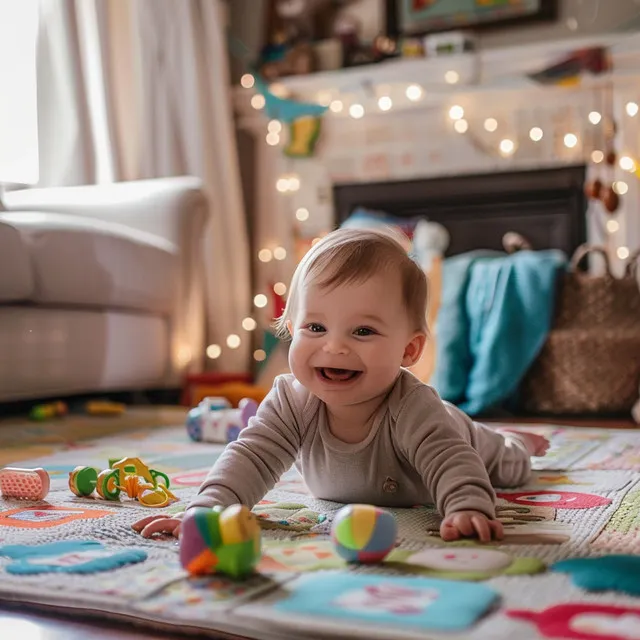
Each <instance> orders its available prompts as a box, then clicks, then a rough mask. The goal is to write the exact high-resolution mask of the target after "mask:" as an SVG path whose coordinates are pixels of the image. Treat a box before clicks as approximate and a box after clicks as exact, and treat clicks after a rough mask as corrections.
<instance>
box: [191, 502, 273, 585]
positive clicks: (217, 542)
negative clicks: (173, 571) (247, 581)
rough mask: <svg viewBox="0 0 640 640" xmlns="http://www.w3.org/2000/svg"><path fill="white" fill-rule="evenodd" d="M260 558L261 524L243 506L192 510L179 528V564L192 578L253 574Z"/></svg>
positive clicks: (236, 576) (239, 576)
mask: <svg viewBox="0 0 640 640" xmlns="http://www.w3.org/2000/svg"><path fill="white" fill-rule="evenodd" d="M260 555H261V537H260V525H259V524H258V519H257V518H256V516H255V515H254V514H253V513H251V511H249V509H247V507H245V506H242V505H231V506H230V507H227V508H226V509H222V508H221V507H216V508H214V509H206V508H204V507H197V508H194V509H189V510H188V511H187V512H186V514H185V516H184V519H183V520H182V526H181V529H180V563H181V564H182V566H183V568H184V569H186V570H187V571H188V572H189V573H191V574H192V575H203V574H210V573H223V574H225V575H228V576H231V577H233V578H244V577H245V576H247V575H249V574H251V573H252V572H253V571H254V569H255V566H256V565H257V563H258V561H259V559H260Z"/></svg>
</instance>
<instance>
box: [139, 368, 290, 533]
mask: <svg viewBox="0 0 640 640" xmlns="http://www.w3.org/2000/svg"><path fill="white" fill-rule="evenodd" d="M292 394H293V392H292V390H291V387H290V386H289V385H288V384H287V382H286V380H285V379H284V378H283V377H280V378H277V379H276V381H275V382H274V385H273V388H272V389H271V391H270V392H269V394H268V395H267V397H266V398H265V399H264V400H263V401H262V402H261V403H260V406H259V407H258V412H257V414H256V415H255V417H253V418H251V420H250V421H249V425H248V426H247V427H246V428H245V429H243V430H242V431H241V432H240V436H239V438H238V440H236V441H235V442H232V443H231V444H229V445H228V446H227V447H226V449H225V451H224V453H223V454H222V455H221V456H220V458H218V460H217V461H216V463H215V464H214V465H213V468H212V469H211V471H209V474H208V475H207V477H206V479H205V481H204V482H203V483H202V486H201V487H200V489H199V491H198V495H197V496H196V497H195V498H194V499H193V500H192V501H191V502H190V503H189V505H188V506H187V510H188V509H191V508H193V507H214V506H216V505H220V506H223V507H227V506H229V505H232V504H244V505H246V506H248V507H249V508H252V507H253V506H254V505H255V504H256V503H257V502H259V501H260V500H261V499H262V497H263V496H264V495H265V494H266V493H267V492H268V491H269V490H270V489H271V488H272V487H273V486H274V484H275V483H276V482H277V481H278V479H279V478H280V476H281V475H282V474H283V473H284V472H285V471H286V470H287V469H289V467H290V466H291V465H292V464H293V462H294V460H295V458H296V456H297V453H298V450H299V448H300V430H299V415H298V414H299V412H298V411H297V409H296V402H295V398H293V397H292ZM181 519H182V514H179V515H177V516H165V515H162V514H160V515H154V516H148V517H146V518H143V519H142V520H139V521H137V522H135V523H134V524H133V529H134V530H135V531H138V532H139V533H141V534H142V535H143V536H144V537H150V536H152V535H154V534H156V533H171V534H173V535H174V536H176V537H178V536H179V533H180V523H181Z"/></svg>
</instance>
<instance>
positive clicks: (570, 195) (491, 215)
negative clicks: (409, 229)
mask: <svg viewBox="0 0 640 640" xmlns="http://www.w3.org/2000/svg"><path fill="white" fill-rule="evenodd" d="M584 181H585V167H584V166H571V167H559V168H554V169H542V170H533V171H517V172H515V171H514V172H508V173H490V174H476V175H464V176H453V177H450V176H447V177H442V178H429V179H420V180H410V181H398V182H377V183H357V184H341V185H335V186H334V187H333V192H334V193H333V195H334V205H335V212H336V223H337V224H338V225H339V224H340V223H342V222H343V221H344V220H345V219H346V218H348V217H349V215H350V214H351V213H352V212H353V211H354V210H355V209H356V208H357V207H365V208H367V209H375V210H380V211H384V212H386V213H388V214H391V215H394V216H399V217H408V218H414V217H422V218H427V219H429V220H432V221H434V222H439V223H440V224H442V225H443V226H445V227H446V228H447V230H448V231H449V234H450V236H451V242H450V245H449V248H448V250H447V255H455V254H459V253H464V252H467V251H472V250H474V249H496V250H502V249H503V247H502V237H503V236H504V234H505V233H507V232H509V231H515V232H517V233H520V234H521V235H522V236H524V237H525V238H526V239H527V240H529V242H530V243H531V245H532V246H533V248H534V249H560V250H562V251H564V252H565V253H566V254H567V255H571V254H572V253H573V251H574V250H575V248H576V247H577V246H578V245H580V244H582V243H583V242H585V240H586V209H587V199H586V197H585V195H584V191H583V188H584Z"/></svg>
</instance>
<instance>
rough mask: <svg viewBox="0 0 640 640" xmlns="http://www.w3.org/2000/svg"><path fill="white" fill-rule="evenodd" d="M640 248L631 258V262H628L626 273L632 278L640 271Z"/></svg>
mask: <svg viewBox="0 0 640 640" xmlns="http://www.w3.org/2000/svg"><path fill="white" fill-rule="evenodd" d="M638 263H640V249H636V250H635V251H634V252H633V253H632V254H631V257H630V258H629V262H627V266H626V269H625V274H626V275H627V276H628V277H630V278H635V277H636V274H637V273H638V269H639V268H640V265H639V264H638Z"/></svg>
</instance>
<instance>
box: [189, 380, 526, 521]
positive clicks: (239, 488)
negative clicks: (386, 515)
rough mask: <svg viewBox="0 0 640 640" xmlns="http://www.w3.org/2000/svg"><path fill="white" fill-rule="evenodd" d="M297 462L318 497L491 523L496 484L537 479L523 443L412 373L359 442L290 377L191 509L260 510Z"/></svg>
mask: <svg viewBox="0 0 640 640" xmlns="http://www.w3.org/2000/svg"><path fill="white" fill-rule="evenodd" d="M294 463H295V464H296V466H297V468H298V469H299V470H300V472H301V473H302V476H303V477H304V480H305V483H306V485H307V486H308V488H309V490H310V491H311V493H312V494H313V495H314V496H316V497H317V498H322V499H325V500H332V501H335V502H342V503H367V504H375V505H378V506H381V507H411V506H414V505H422V504H435V505H436V507H437V508H438V511H439V512H440V514H442V515H448V514H450V513H452V512H454V511H461V510H467V509H469V510H476V511H481V512H483V513H485V514H486V515H487V516H489V517H491V518H493V517H494V516H495V509H494V500H495V494H494V491H493V488H492V485H493V486H498V487H514V486H518V485H520V484H523V483H525V482H526V481H527V479H528V477H529V475H530V471H531V465H530V458H529V454H528V453H527V451H526V449H525V447H524V444H523V443H522V441H521V440H520V439H519V438H518V437H517V436H514V437H510V436H508V437H506V438H505V437H503V436H502V435H501V434H500V433H496V432H495V431H493V430H491V429H490V428H488V427H486V426H484V425H481V424H478V423H476V422H473V421H472V420H471V419H470V418H469V417H468V416H467V415H466V414H464V413H463V412H462V411H460V410H459V409H457V408H456V407H454V406H452V405H450V404H448V403H446V402H443V401H442V400H441V399H440V397H439V396H438V394H437V393H436V392H435V391H434V389H433V388H431V387H430V386H428V385H426V384H424V383H422V382H420V380H418V379H417V378H416V377H415V376H414V375H412V374H411V373H410V372H409V371H407V370H405V369H403V370H402V371H401V372H400V375H399V376H398V379H397V380H396V382H395V384H394V386H393V387H392V389H391V391H390V392H389V395H388V398H387V399H386V401H385V402H383V403H382V405H381V407H380V409H379V410H378V413H377V414H376V416H375V418H374V422H373V426H372V428H371V431H370V432H369V435H368V436H367V437H366V438H365V440H363V441H362V442H359V443H357V444H347V443H345V442H342V441H341V440H339V439H338V438H336V437H335V436H334V435H333V434H332V433H331V431H330V429H329V422H328V418H327V410H326V405H325V404H324V403H323V402H322V401H321V400H319V399H318V398H317V397H315V396H313V395H311V394H310V393H309V392H308V391H307V390H306V389H305V388H304V387H302V385H300V383H299V382H297V380H295V378H294V377H293V376H292V375H290V374H288V375H282V376H279V377H278V378H276V380H275V382H274V385H273V388H272V389H271V391H270V392H269V394H268V395H267V397H266V398H265V399H264V401H263V402H262V403H261V405H260V407H259V410H258V414H257V415H256V416H255V417H254V418H252V419H251V421H250V423H249V426H248V427H247V428H245V429H244V430H243V431H242V432H241V433H240V437H239V439H238V440H237V441H235V442H232V443H231V444H229V445H228V446H227V448H226V449H225V451H224V453H223V454H222V455H221V456H220V458H219V459H218V460H217V462H216V463H215V465H214V466H213V468H212V469H211V471H210V472H209V474H208V475H207V478H206V480H205V481H204V483H203V485H202V487H201V488H200V491H199V494H198V496H197V497H196V498H195V499H194V500H193V501H192V502H191V504H190V505H189V508H191V507H194V506H214V505H222V506H228V505H230V504H234V503H241V504H245V505H247V506H248V507H253V506H254V505H255V504H256V503H257V502H259V501H260V500H261V499H262V498H263V497H264V495H265V494H266V493H267V491H269V490H270V489H271V488H272V487H273V486H274V485H275V483H276V482H277V481H278V480H279V479H280V476H281V475H282V474H283V473H284V472H285V471H287V470H288V469H289V468H290V467H291V465H292V464H294Z"/></svg>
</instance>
